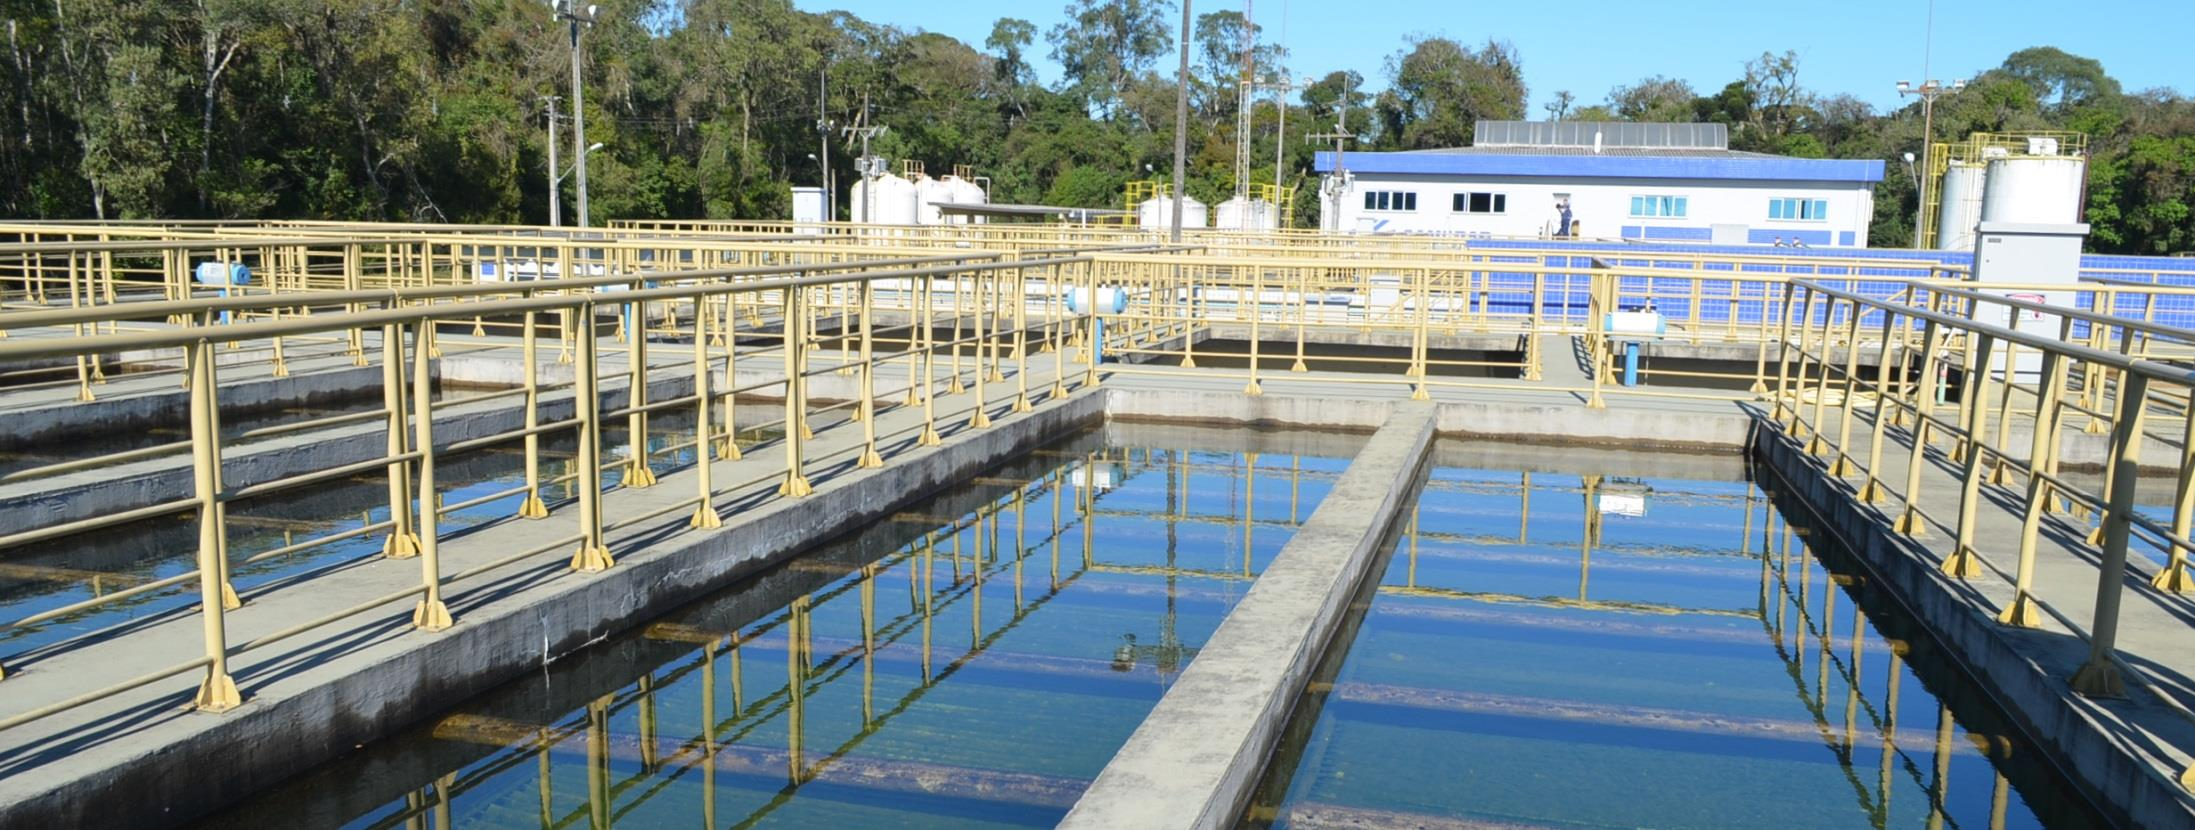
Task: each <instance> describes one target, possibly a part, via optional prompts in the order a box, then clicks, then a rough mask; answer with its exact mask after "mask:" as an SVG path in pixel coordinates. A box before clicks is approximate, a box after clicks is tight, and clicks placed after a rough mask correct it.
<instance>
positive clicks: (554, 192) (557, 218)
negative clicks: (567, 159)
mask: <svg viewBox="0 0 2195 830" xmlns="http://www.w3.org/2000/svg"><path fill="white" fill-rule="evenodd" d="M541 100H543V101H547V102H548V104H549V171H548V172H549V227H552V228H553V227H556V226H558V225H562V224H564V193H563V190H564V188H563V187H562V183H563V181H564V173H563V171H561V170H558V169H557V166H556V102H557V96H554V95H543V96H541Z"/></svg>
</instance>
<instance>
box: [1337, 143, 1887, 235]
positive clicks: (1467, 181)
mask: <svg viewBox="0 0 2195 830" xmlns="http://www.w3.org/2000/svg"><path fill="white" fill-rule="evenodd" d="M1476 135H1477V140H1476V142H1475V143H1474V144H1473V145H1472V146H1470V147H1456V148H1450V149H1441V150H1413V151H1405V152H1343V153H1340V154H1336V153H1334V152H1321V153H1319V154H1318V160H1317V169H1318V171H1319V172H1320V173H1322V174H1324V176H1325V179H1324V181H1323V182H1322V186H1321V188H1320V197H1321V199H1322V202H1321V205H1320V208H1321V210H1320V215H1321V216H1322V217H1323V219H1322V220H1321V224H1322V227H1324V228H1325V229H1326V230H1332V231H1343V232H1352V233H1377V234H1441V235H1455V236H1471V237H1534V238H1552V237H1558V236H1561V235H1563V234H1564V233H1565V231H1566V229H1564V228H1561V227H1559V226H1560V225H1562V224H1563V221H1564V220H1563V217H1565V216H1567V217H1568V220H1569V222H1570V223H1572V226H1573V229H1574V231H1575V234H1576V235H1577V236H1578V237H1580V238H1587V239H1601V240H1610V239H1623V240H1638V241H1648V242H1697V243H1709V242H1711V243H1716V244H1754V245H1775V244H1778V243H1781V244H1785V245H1804V246H1806V247H1810V248H1864V247H1867V227H1868V223H1869V222H1871V221H1873V219H1874V211H1875V185H1876V184H1877V183H1879V182H1881V181H1882V178H1883V162H1881V161H1880V160H1853V159H1804V158H1792V157H1789V156H1777V155H1769V154H1765V153H1747V152H1740V151H1736V150H1732V149H1730V134H1729V131H1728V129H1727V128H1726V127H1724V125H1721V124H1631V123H1602V122H1587V121H1569V122H1538V121H1481V122H1479V123H1478V129H1477V132H1476Z"/></svg>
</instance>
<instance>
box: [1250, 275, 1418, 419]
mask: <svg viewBox="0 0 2195 830" xmlns="http://www.w3.org/2000/svg"><path fill="white" fill-rule="evenodd" d="M1264 280H1265V269H1263V268H1258V267H1252V268H1251V269H1250V298H1249V299H1248V300H1247V301H1244V300H1243V298H1242V297H1241V296H1240V294H1241V290H1242V289H1240V288H1237V289H1235V290H1236V294H1237V296H1236V297H1235V309H1236V311H1238V312H1239V311H1242V310H1244V309H1248V311H1249V314H1250V384H1249V385H1248V386H1244V387H1243V388H1242V392H1243V394H1245V395H1263V394H1265V388H1264V387H1262V386H1259V385H1258V352H1259V351H1260V345H1259V343H1258V338H1259V336H1260V335H1261V331H1260V329H1259V327H1258V322H1259V319H1260V318H1262V317H1264V316H1265V314H1264V311H1265V282H1264ZM1420 388H1421V389H1422V388H1423V387H1422V386H1421V387H1420Z"/></svg>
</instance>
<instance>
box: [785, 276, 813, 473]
mask: <svg viewBox="0 0 2195 830" xmlns="http://www.w3.org/2000/svg"><path fill="white" fill-rule="evenodd" d="M807 294H808V289H807V288H806V287H805V286H801V287H796V288H792V289H788V290H787V291H786V292H785V319H784V322H783V326H784V329H785V481H784V483H782V484H779V485H778V488H777V492H778V495H781V496H785V497H788V498H799V497H801V496H805V495H808V494H809V493H813V492H815V487H814V486H812V485H810V484H809V483H808V477H807V475H806V474H805V471H804V469H803V463H802V461H801V450H802V449H803V448H804V447H805V445H806V444H807V440H808V434H809V433H808V400H807V392H808V390H807V385H808V384H807V380H806V378H805V376H804V373H805V372H806V371H807V370H808V349H807V346H806V345H805V344H806V342H807V333H806V325H807V318H805V317H804V316H802V315H803V314H805V313H806V308H805V307H806V305H807V299H808V297H807Z"/></svg>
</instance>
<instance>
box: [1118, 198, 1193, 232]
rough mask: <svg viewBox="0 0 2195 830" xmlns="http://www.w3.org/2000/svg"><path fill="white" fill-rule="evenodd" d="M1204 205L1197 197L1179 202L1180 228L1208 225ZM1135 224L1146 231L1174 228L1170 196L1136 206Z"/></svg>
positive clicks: (1145, 201) (1147, 200) (1172, 200)
mask: <svg viewBox="0 0 2195 830" xmlns="http://www.w3.org/2000/svg"><path fill="white" fill-rule="evenodd" d="M1208 219H1209V217H1208V215H1207V213H1206V210H1205V207H1204V203H1203V202H1200V201H1197V197H1195V196H1188V197H1184V198H1183V199H1182V200H1181V226H1182V227H1183V228H1202V227H1205V226H1206V225H1207V224H1209V221H1208ZM1136 224H1138V225H1141V226H1142V227H1143V228H1144V229H1146V230H1171V229H1172V228H1173V227H1174V199H1173V197H1171V196H1155V197H1152V198H1150V199H1145V200H1144V201H1143V204H1140V205H1137V206H1136Z"/></svg>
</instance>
